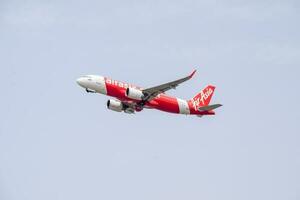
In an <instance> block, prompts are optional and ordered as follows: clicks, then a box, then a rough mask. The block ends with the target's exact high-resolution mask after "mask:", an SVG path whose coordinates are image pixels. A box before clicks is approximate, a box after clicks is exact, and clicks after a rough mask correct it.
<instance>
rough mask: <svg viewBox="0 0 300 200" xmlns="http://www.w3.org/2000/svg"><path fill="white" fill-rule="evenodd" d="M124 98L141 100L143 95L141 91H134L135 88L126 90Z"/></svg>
mask: <svg viewBox="0 0 300 200" xmlns="http://www.w3.org/2000/svg"><path fill="white" fill-rule="evenodd" d="M126 96H127V97H129V98H130V99H134V100H143V99H144V97H145V95H144V94H143V92H142V91H141V90H138V89H135V88H127V89H126Z"/></svg>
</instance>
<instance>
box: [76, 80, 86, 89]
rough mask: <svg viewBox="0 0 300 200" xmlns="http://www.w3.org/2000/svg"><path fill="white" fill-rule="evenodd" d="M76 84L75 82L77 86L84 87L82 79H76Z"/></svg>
mask: <svg viewBox="0 0 300 200" xmlns="http://www.w3.org/2000/svg"><path fill="white" fill-rule="evenodd" d="M76 82H77V84H78V85H80V86H81V87H84V82H85V81H84V78H78V79H77V80H76Z"/></svg>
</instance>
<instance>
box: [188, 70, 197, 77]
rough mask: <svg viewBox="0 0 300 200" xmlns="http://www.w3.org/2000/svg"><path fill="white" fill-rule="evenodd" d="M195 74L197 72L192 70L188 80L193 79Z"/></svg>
mask: <svg viewBox="0 0 300 200" xmlns="http://www.w3.org/2000/svg"><path fill="white" fill-rule="evenodd" d="M196 72H197V70H194V71H193V72H192V73H191V75H190V76H189V78H193V76H194V75H195V73H196Z"/></svg>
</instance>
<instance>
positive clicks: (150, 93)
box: [142, 70, 196, 101]
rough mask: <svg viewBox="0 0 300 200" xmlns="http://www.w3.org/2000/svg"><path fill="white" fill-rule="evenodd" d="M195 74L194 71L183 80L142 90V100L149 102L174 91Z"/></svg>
mask: <svg viewBox="0 0 300 200" xmlns="http://www.w3.org/2000/svg"><path fill="white" fill-rule="evenodd" d="M195 73H196V70H194V71H193V72H192V73H191V74H190V75H189V76H187V77H185V78H182V79H178V80H176V81H171V82H168V83H165V84H162V85H158V86H155V87H151V88H147V89H144V90H143V91H142V92H143V93H144V95H145V98H144V100H145V101H151V100H152V99H154V98H155V97H156V96H157V95H159V94H161V93H164V92H166V91H168V90H171V89H175V88H176V87H177V86H178V85H179V84H181V83H183V82H185V81H187V80H190V79H191V78H192V77H193V76H194V74H195Z"/></svg>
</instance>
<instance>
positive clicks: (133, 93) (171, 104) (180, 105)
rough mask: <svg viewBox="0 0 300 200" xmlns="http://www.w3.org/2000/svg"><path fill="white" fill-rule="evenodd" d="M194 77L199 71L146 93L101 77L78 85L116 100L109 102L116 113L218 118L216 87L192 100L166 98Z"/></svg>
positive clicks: (84, 79)
mask: <svg viewBox="0 0 300 200" xmlns="http://www.w3.org/2000/svg"><path fill="white" fill-rule="evenodd" d="M195 73H196V70H194V71H193V72H192V73H191V74H190V75H189V76H187V77H184V78H181V79H178V80H175V81H172V82H168V83H165V84H162V85H158V86H155V87H149V88H146V89H143V88H141V87H138V86H135V85H133V84H128V83H124V82H121V81H116V80H113V79H111V78H106V77H103V76H98V75H85V76H82V77H80V78H78V79H77V80H76V82H77V83H78V85H80V86H81V87H83V88H84V89H85V90H86V92H88V93H100V94H104V95H107V96H111V97H114V98H115V99H110V100H108V101H107V108H108V109H110V110H113V111H117V112H124V113H128V114H133V113H135V112H140V111H142V110H143V109H144V108H145V109H157V110H160V111H164V112H168V113H175V114H184V115H196V116H198V117H202V116H205V115H215V112H214V110H215V109H216V108H219V107H221V106H222V105H221V104H212V105H209V103H210V100H211V98H212V96H213V94H214V90H215V86H213V85H208V86H207V87H206V88H204V89H203V90H201V91H200V93H198V94H197V95H196V96H195V97H193V98H192V99H190V100H183V99H180V98H176V97H172V96H169V95H166V94H165V92H166V91H168V90H171V89H176V87H177V86H179V85H180V84H181V83H183V82H186V81H188V80H190V79H191V78H192V77H193V76H194V75H195Z"/></svg>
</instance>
